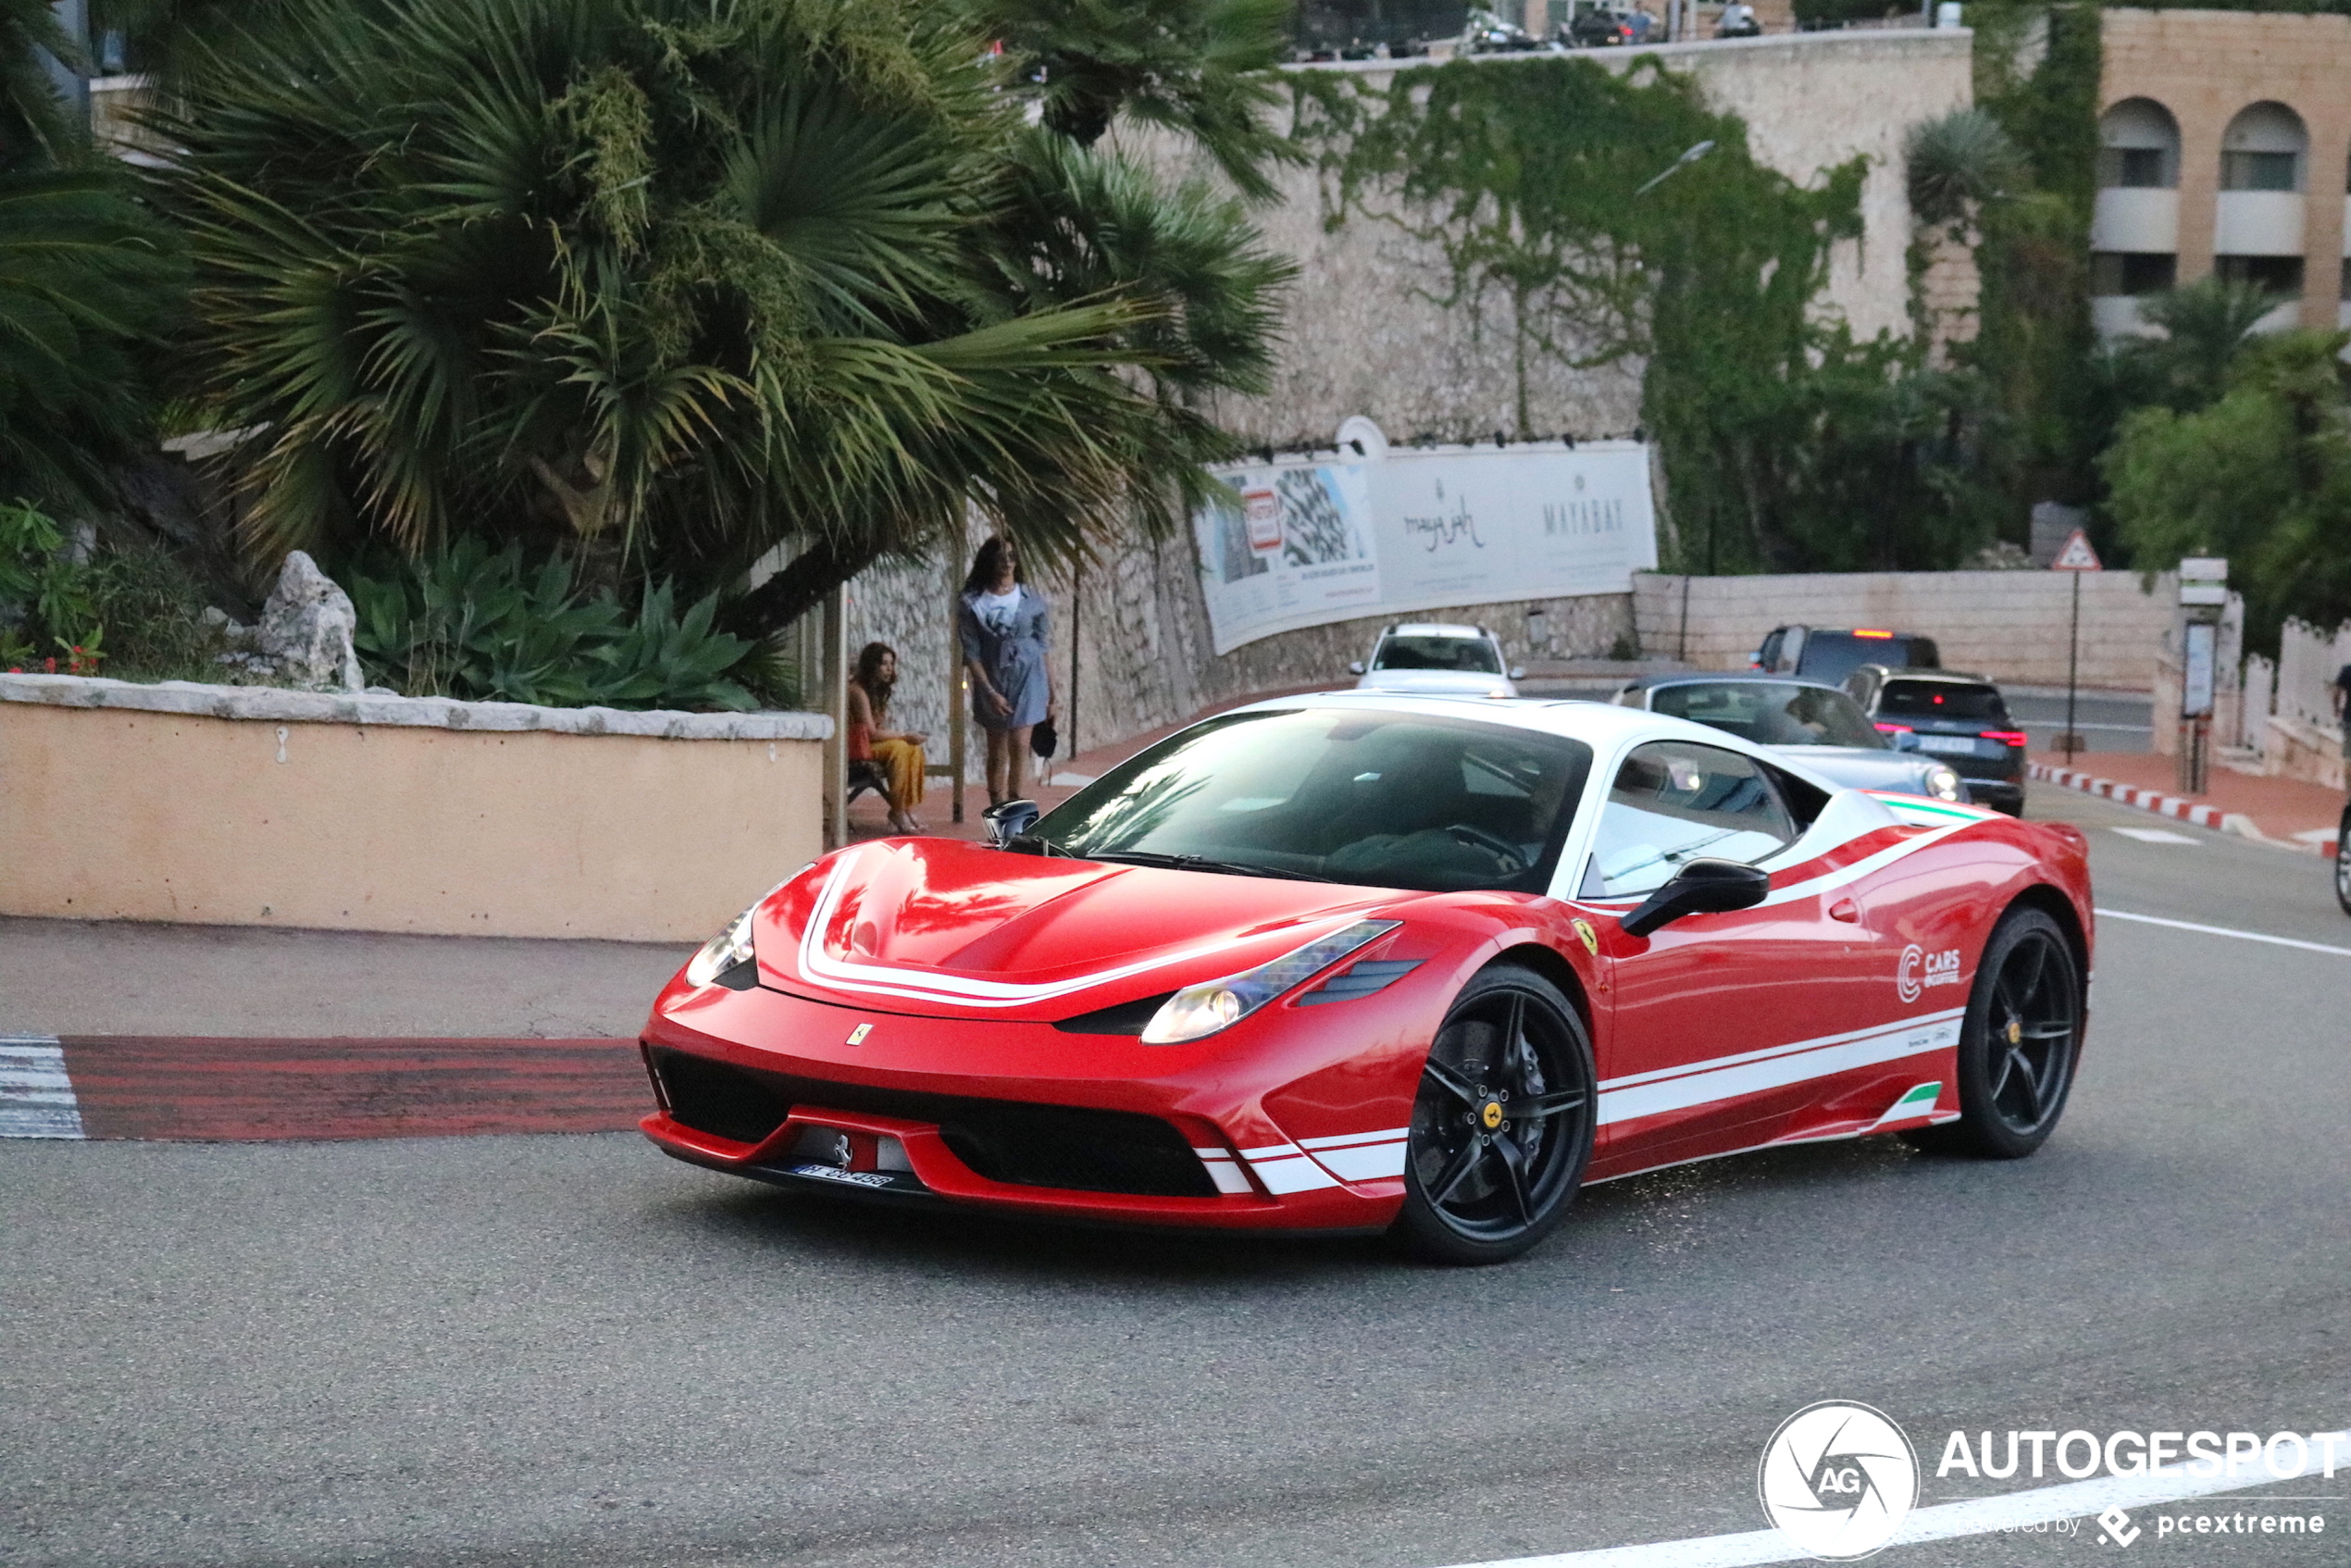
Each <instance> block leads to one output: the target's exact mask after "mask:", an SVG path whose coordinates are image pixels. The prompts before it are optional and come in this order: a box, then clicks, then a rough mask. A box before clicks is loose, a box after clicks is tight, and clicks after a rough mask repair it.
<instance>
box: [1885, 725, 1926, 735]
mask: <svg viewBox="0 0 2351 1568" xmlns="http://www.w3.org/2000/svg"><path fill="white" fill-rule="evenodd" d="M1878 732H1879V733H1880V734H1884V735H1915V734H1917V733H1918V731H1917V730H1915V729H1912V728H1910V727H1909V725H1907V724H1881V725H1879V726H1878Z"/></svg>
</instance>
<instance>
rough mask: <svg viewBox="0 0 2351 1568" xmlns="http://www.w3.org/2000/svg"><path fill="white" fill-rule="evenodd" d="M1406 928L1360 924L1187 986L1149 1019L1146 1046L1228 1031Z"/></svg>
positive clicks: (1371, 922) (1385, 923)
mask: <svg viewBox="0 0 2351 1568" xmlns="http://www.w3.org/2000/svg"><path fill="white" fill-rule="evenodd" d="M1402 924H1403V922H1402V921H1400V920H1358V921H1356V922H1355V923H1354V924H1353V925H1351V926H1342V927H1339V928H1338V929H1337V930H1336V931H1333V932H1332V933H1331V934H1330V935H1329V936H1327V937H1317V938H1315V939H1314V940H1312V941H1311V942H1308V943H1307V944H1306V945H1305V946H1304V947H1301V948H1298V949H1295V950H1293V951H1291V952H1286V953H1284V954H1282V956H1281V957H1279V958H1276V959H1275V960H1274V961H1273V962H1271V963H1269V964H1259V965H1258V966H1257V967H1256V968H1254V969H1246V970H1243V971H1242V972H1241V973H1239V974H1238V975H1227V976H1225V977H1224V978H1223V979H1221V980H1209V981H1205V982H1203V983H1202V984H1200V985H1197V986H1186V987H1185V988H1184V989H1182V990H1179V991H1177V992H1176V994H1175V995H1174V996H1171V997H1169V998H1168V999H1167V1000H1166V1001H1165V1002H1162V1003H1160V1008H1159V1011H1158V1012H1157V1013H1155V1014H1152V1015H1151V1022H1150V1023H1148V1024H1146V1025H1144V1026H1143V1043H1144V1044H1145V1045H1181V1044H1183V1043H1185V1042H1186V1041H1188V1040H1195V1039H1206V1038H1207V1037H1208V1036H1210V1035H1213V1034H1214V1033H1215V1032H1216V1031H1217V1030H1219V1029H1225V1028H1230V1027H1232V1026H1233V1025H1235V1024H1238V1023H1239V1022H1240V1021H1241V1020H1242V1019H1243V1018H1246V1017H1248V1016H1249V1015H1250V1014H1252V1013H1254V1012H1256V1011H1257V1010H1258V1009H1259V1008H1261V1007H1263V1006H1264V1005H1265V1004H1266V1003H1267V1002H1271V1001H1273V1000H1274V999H1275V997H1277V996H1280V995H1281V994H1282V993H1283V992H1284V991H1287V990H1288V989H1290V988H1291V987H1293V986H1296V985H1298V984H1300V982H1302V981H1305V980H1307V979H1310V978H1312V977H1313V976H1315V975H1319V974H1321V973H1322V972H1323V971H1324V970H1325V969H1327V968H1329V967H1330V966H1331V965H1332V964H1336V963H1337V962H1338V961H1339V960H1340V959H1342V958H1345V957H1346V956H1347V955H1348V954H1349V953H1350V952H1354V951H1355V950H1356V949H1358V948H1360V947H1363V946H1366V945H1367V944H1369V943H1371V942H1374V941H1376V940H1379V939H1380V938H1382V937H1384V936H1386V935H1387V933H1388V932H1390V931H1393V930H1394V929H1396V927H1399V926H1401V925H1402Z"/></svg>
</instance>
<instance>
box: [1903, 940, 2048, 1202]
mask: <svg viewBox="0 0 2351 1568" xmlns="http://www.w3.org/2000/svg"><path fill="white" fill-rule="evenodd" d="M2087 1000H2088V999H2087V998H2086V997H2085V996H2084V991H2083V986H2082V967H2081V965H2080V964H2078V963H2076V962H2075V960H2074V956H2073V946H2072V944H2071V942H2069V941H2067V940H2066V936H2065V931H2064V929H2063V928H2062V927H2059V925H2058V923H2057V922H2056V921H2055V920H2053V919H2051V918H2050V917H2049V916H2048V915H2046V914H2045V913H2043V912H2042V911H2040V910H2037V909H2011V910H2009V912H2008V914H2007V915H2003V916H2001V919H2000V923H1999V925H1998V926H1997V927H1994V929H1993V932H1992V940H1990V941H1988V942H1986V943H1985V944H1984V962H1983V964H1981V965H1979V966H1978V968H1977V970H1976V975H1975V988H1974V990H1973V991H1972V993H1971V994H1970V996H1969V998H1968V1009H1967V1017H1966V1018H1965V1020H1964V1021H1962V1023H1961V1024H1960V1026H1959V1120H1958V1121H1956V1122H1952V1123H1949V1124H1947V1125H1946V1126H1939V1127H1930V1128H1928V1129H1927V1130H1925V1131H1923V1132H1920V1133H1913V1134H1911V1135H1910V1141H1911V1142H1913V1143H1915V1144H1917V1145H1918V1146H1919V1147H1921V1148H1922V1149H1932V1150H1935V1151H1939V1152H1946V1153H1953V1154H1970V1155H1973V1156H1975V1157H1977V1158H1979V1159H1985V1160H2021V1159H2022V1158H2024V1156H2026V1155H2027V1154H2030V1153H2032V1152H2033V1151H2034V1150H2035V1149H2038V1148H2040V1147H2041V1145H2042V1144H2043V1143H2044V1142H2046V1140H2047V1139H2048V1136H2049V1134H2050V1133H2051V1132H2053V1131H2055V1130H2056V1128H2057V1124H2058V1118H2059V1116H2062V1115H2063V1114H2065V1101H2066V1097H2067V1095H2069V1094H2070V1093H2071V1091H2072V1089H2073V1074H2074V1070H2075V1068H2076V1067H2077V1066H2078V1065H2079V1064H2080V1063H2081V1058H2082V1027H2083V1023H2084V1018H2085V1016H2086V1014H2087V1012H2088V1008H2087Z"/></svg>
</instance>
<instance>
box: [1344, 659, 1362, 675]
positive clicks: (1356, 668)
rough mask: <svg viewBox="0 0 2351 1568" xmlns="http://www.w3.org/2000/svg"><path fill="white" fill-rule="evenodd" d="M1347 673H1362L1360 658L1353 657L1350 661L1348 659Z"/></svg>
mask: <svg viewBox="0 0 2351 1568" xmlns="http://www.w3.org/2000/svg"><path fill="white" fill-rule="evenodd" d="M1347 673H1348V674H1350V675H1361V674H1362V673H1363V661H1362V660H1361V659H1354V660H1350V661H1349V663H1348V666H1347Z"/></svg>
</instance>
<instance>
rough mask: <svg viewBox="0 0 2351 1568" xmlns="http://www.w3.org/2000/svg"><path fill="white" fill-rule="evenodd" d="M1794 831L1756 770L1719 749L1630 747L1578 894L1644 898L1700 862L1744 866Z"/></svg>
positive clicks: (1685, 744) (1676, 744)
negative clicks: (1685, 866) (1642, 895)
mask: <svg viewBox="0 0 2351 1568" xmlns="http://www.w3.org/2000/svg"><path fill="white" fill-rule="evenodd" d="M1796 839H1797V825H1796V819H1795V817H1794V816H1793V815H1791V814H1790V813H1789V811H1788V809H1787V805H1786V803H1785V802H1783V801H1782V800H1781V799H1780V795H1779V791H1778V790H1777V789H1775V788H1774V787H1773V782H1772V779H1771V777H1770V775H1769V774H1768V773H1767V772H1766V770H1765V769H1764V768H1763V767H1761V766H1760V765H1758V764H1756V763H1754V762H1752V761H1750V760H1748V758H1746V757H1743V756H1741V755H1739V754H1738V753H1736V752H1727V751H1723V750H1722V749H1720V748H1719V747H1714V746H1700V745H1693V744H1691V743H1690V742H1689V741H1686V740H1655V741H1651V742H1650V743H1649V744H1648V745H1646V746H1636V747H1635V748H1634V749H1633V751H1632V752H1631V753H1629V754H1628V755H1627V756H1626V757H1625V759H1624V762H1623V765H1622V766H1620V767H1619V768H1618V769H1617V772H1616V779H1615V782H1614V783H1612V784H1611V785H1610V787H1609V791H1608V804H1607V805H1606V806H1604V807H1603V808H1602V809H1601V811H1600V819H1599V825H1598V829H1597V831H1596V833H1595V835H1594V839H1593V843H1592V858H1591V861H1590V863H1589V865H1587V867H1586V871H1585V875H1584V883H1583V886H1582V888H1581V890H1580V894H1581V896H1582V897H1585V898H1621V897H1623V896H1624V895H1626V894H1630V893H1646V892H1649V891H1652V890H1655V889H1657V888H1660V887H1661V886H1663V885H1664V884H1665V883H1666V882H1667V881H1668V880H1670V879H1671V878H1672V877H1673V873H1674V871H1675V870H1676V869H1678V868H1679V867H1680V866H1681V865H1682V864H1683V862H1685V861H1688V860H1693V859H1697V858H1698V857H1700V856H1706V857H1710V858H1713V859H1719V860H1737V861H1746V862H1748V863H1749V864H1752V863H1753V862H1756V861H1759V860H1762V859H1764V858H1766V857H1767V856H1769V855H1772V854H1774V853H1776V852H1779V851H1780V850H1783V849H1785V848H1786V847H1787V846H1788V845H1789V844H1792V843H1794V842H1795V841H1796Z"/></svg>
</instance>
